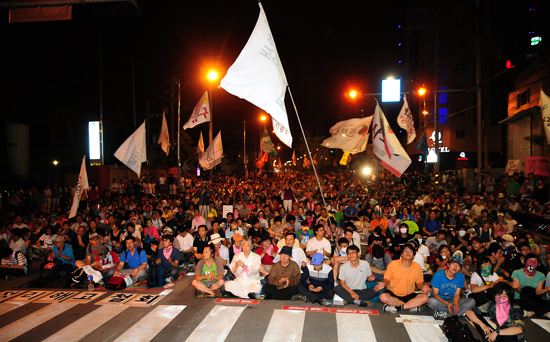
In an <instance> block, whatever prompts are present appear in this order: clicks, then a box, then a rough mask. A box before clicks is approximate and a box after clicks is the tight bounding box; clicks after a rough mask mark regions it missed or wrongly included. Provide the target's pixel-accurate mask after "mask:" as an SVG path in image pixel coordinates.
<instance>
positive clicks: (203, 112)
mask: <svg viewBox="0 0 550 342" xmlns="http://www.w3.org/2000/svg"><path fill="white" fill-rule="evenodd" d="M208 121H210V102H209V101H208V92H207V91H205V92H204V95H202V97H201V99H200V100H199V103H197V105H196V106H195V109H193V113H191V116H190V117H189V120H187V122H186V123H185V125H183V129H188V128H193V127H195V126H196V125H200V124H201V123H203V122H208Z"/></svg>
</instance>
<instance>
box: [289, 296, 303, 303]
mask: <svg viewBox="0 0 550 342" xmlns="http://www.w3.org/2000/svg"><path fill="white" fill-rule="evenodd" d="M290 300H291V301H293V302H296V301H305V300H306V297H304V296H302V295H301V294H297V295H294V296H292V298H290Z"/></svg>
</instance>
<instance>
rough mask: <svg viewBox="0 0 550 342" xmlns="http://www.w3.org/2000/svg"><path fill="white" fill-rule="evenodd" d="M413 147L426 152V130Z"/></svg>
mask: <svg viewBox="0 0 550 342" xmlns="http://www.w3.org/2000/svg"><path fill="white" fill-rule="evenodd" d="M414 149H415V150H417V151H420V152H422V153H426V154H427V153H428V139H426V132H424V133H422V135H421V136H420V139H418V142H417V143H416V146H415V147H414Z"/></svg>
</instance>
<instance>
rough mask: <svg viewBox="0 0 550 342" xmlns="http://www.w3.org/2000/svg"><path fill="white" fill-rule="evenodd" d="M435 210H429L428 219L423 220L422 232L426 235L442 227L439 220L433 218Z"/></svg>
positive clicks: (432, 233) (430, 234)
mask: <svg viewBox="0 0 550 342" xmlns="http://www.w3.org/2000/svg"><path fill="white" fill-rule="evenodd" d="M435 216H436V215H435V211H433V210H432V211H430V217H429V219H428V220H426V221H424V227H423V228H422V232H423V233H424V234H426V235H428V236H432V235H434V234H435V233H436V232H437V231H438V230H440V229H441V228H443V226H442V225H441V222H440V221H437V220H436V219H435Z"/></svg>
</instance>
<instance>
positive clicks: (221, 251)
mask: <svg viewBox="0 0 550 342" xmlns="http://www.w3.org/2000/svg"><path fill="white" fill-rule="evenodd" d="M224 240H225V239H224V238H223V237H221V236H220V234H212V235H210V242H211V243H212V244H214V247H216V251H215V255H214V256H215V257H216V259H219V260H220V262H221V263H222V265H223V266H224V268H225V267H226V266H227V265H229V248H227V247H225V246H224V245H223V244H222V242H223V241H224Z"/></svg>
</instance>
